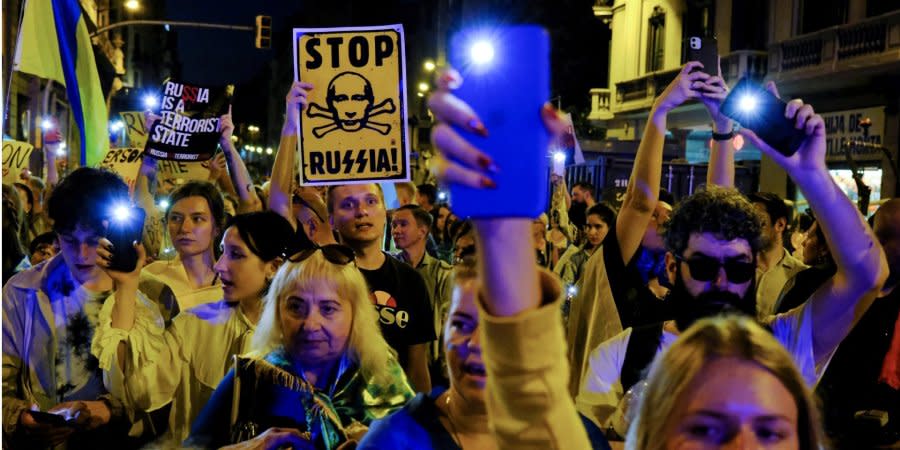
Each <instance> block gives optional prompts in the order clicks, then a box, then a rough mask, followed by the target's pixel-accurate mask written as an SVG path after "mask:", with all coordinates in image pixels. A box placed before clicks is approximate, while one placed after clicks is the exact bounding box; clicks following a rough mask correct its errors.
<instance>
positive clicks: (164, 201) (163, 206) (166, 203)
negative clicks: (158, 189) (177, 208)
mask: <svg viewBox="0 0 900 450" xmlns="http://www.w3.org/2000/svg"><path fill="white" fill-rule="evenodd" d="M168 207H169V200H167V199H162V200H160V201H159V209H167V208H168Z"/></svg>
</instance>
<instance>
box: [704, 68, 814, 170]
mask: <svg viewBox="0 0 900 450" xmlns="http://www.w3.org/2000/svg"><path fill="white" fill-rule="evenodd" d="M785 107H787V103H785V102H784V101H783V100H781V99H779V98H778V97H776V96H775V95H773V94H772V93H771V92H769V91H767V90H766V89H765V88H763V87H762V86H760V85H759V84H757V83H755V82H753V81H751V80H750V79H749V78H741V80H740V81H738V84H737V85H735V86H734V89H732V90H731V93H729V94H728V97H725V101H723V102H722V106H721V107H720V108H719V110H720V111H721V112H722V114H725V115H726V116H728V117H730V118H731V119H733V120H735V121H737V122H738V123H739V124H741V126H742V127H744V128H749V129H751V130H753V132H755V133H756V135H757V136H759V137H760V139H762V140H763V141H765V142H766V143H767V144H769V146H771V147H772V148H774V149H775V150H778V152H780V153H781V154H782V155H785V156H791V155H793V154H794V153H796V152H797V149H799V148H800V144H802V143H803V140H804V139H806V133H805V132H804V130H802V129H800V130H798V129H797V128H795V127H794V123H795V120H794V119H788V118H786V117H784V109H785Z"/></svg>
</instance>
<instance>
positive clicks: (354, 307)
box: [251, 251, 396, 384]
mask: <svg viewBox="0 0 900 450" xmlns="http://www.w3.org/2000/svg"><path fill="white" fill-rule="evenodd" d="M366 286H367V285H366V279H365V278H363V275H362V273H360V271H359V269H357V268H356V265H355V264H352V263H351V264H345V265H341V264H334V263H331V262H329V261H328V260H327V259H325V255H324V254H323V253H322V252H321V251H316V252H315V253H313V254H312V255H310V256H309V257H308V258H307V259H305V260H303V261H300V262H298V263H293V262H290V261H285V263H284V264H282V266H281V268H279V269H278V273H277V274H276V275H275V278H274V279H273V280H272V285H271V287H270V288H269V292H268V294H266V296H265V298H264V299H263V312H262V315H261V316H260V319H259V325H257V327H256V332H255V333H254V334H253V340H252V342H251V349H252V350H251V351H252V353H253V355H254V356H257V357H262V356H264V355H266V354H267V353H269V352H271V351H272V350H274V349H276V348H278V347H280V346H282V345H283V340H282V339H283V335H284V334H283V332H282V330H281V316H280V314H281V311H280V310H281V308H280V306H281V302H283V301H285V299H287V297H288V296H289V295H290V294H291V293H292V292H294V291H296V290H297V289H298V288H304V287H322V288H326V289H331V290H333V291H334V292H335V293H337V295H338V297H340V298H341V299H343V300H345V301H347V302H348V303H349V304H350V310H351V314H352V315H353V317H352V320H351V325H350V335H349V336H348V340H347V349H346V352H347V355H348V356H349V357H350V360H351V361H353V362H354V363H355V364H357V365H358V367H359V371H360V373H361V375H362V376H363V378H364V379H366V380H369V381H370V382H375V383H377V384H382V383H383V384H390V383H392V382H393V381H394V379H393V375H392V374H391V373H390V365H391V364H390V362H391V361H392V360H396V353H395V352H394V351H393V350H392V349H391V348H390V346H388V344H387V341H385V340H384V337H383V336H382V335H381V329H380V328H379V325H378V314H377V312H376V311H375V307H374V306H372V303H371V301H369V291H368V289H367V287H366Z"/></svg>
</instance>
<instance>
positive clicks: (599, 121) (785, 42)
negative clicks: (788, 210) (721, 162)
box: [590, 0, 900, 208]
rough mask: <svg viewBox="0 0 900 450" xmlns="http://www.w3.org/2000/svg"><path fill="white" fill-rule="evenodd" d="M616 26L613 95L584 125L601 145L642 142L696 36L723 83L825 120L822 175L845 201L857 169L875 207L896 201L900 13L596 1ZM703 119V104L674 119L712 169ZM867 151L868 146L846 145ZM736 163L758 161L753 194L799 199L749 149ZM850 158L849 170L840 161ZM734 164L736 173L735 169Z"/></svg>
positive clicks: (861, 4) (754, 3)
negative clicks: (707, 42) (774, 95)
mask: <svg viewBox="0 0 900 450" xmlns="http://www.w3.org/2000/svg"><path fill="white" fill-rule="evenodd" d="M594 10H595V14H596V15H598V16H602V17H603V18H604V22H607V23H608V25H609V26H610V27H611V31H612V39H611V43H610V67H609V86H605V87H598V88H595V89H592V90H591V92H590V95H591V98H592V110H591V115H590V119H591V120H592V121H593V123H594V124H595V125H597V126H599V127H602V128H605V129H606V130H607V141H609V142H630V141H635V140H639V139H640V136H641V133H642V131H643V127H644V126H645V125H646V121H647V113H648V112H649V109H650V107H651V105H652V103H653V100H654V99H655V98H656V96H657V95H659V94H660V93H661V92H662V91H663V90H664V89H665V87H666V86H667V85H668V83H669V82H671V80H672V79H674V77H675V76H676V74H677V73H678V70H679V69H680V67H681V65H682V64H683V63H684V62H685V58H684V56H683V55H684V42H686V39H688V38H689V37H691V36H698V37H715V38H716V39H717V46H718V53H719V55H720V58H721V68H722V74H723V76H724V78H725V80H726V82H727V83H728V84H729V86H734V85H735V84H736V83H737V81H738V80H739V79H740V78H742V77H750V78H751V79H754V80H755V81H758V82H760V83H763V82H766V81H769V80H772V81H775V83H776V85H777V86H778V89H779V91H780V93H781V96H782V98H786V99H787V98H802V99H803V100H804V101H805V102H807V103H810V104H812V105H813V106H814V107H815V108H816V111H817V112H818V113H820V114H822V115H823V117H824V118H825V119H826V124H827V127H828V134H829V143H828V146H829V147H828V164H829V167H831V168H832V169H833V170H832V174H833V175H834V176H835V177H836V178H837V179H838V180H839V183H840V184H841V185H842V187H843V188H845V191H847V192H848V195H850V197H851V198H854V199H855V195H856V184H855V183H854V181H853V179H852V177H851V176H850V174H851V170H850V169H851V167H853V166H854V165H855V166H856V167H857V168H858V169H859V171H860V172H859V173H860V175H861V176H862V180H863V181H864V182H865V183H866V184H867V185H868V187H869V188H871V190H872V194H871V195H872V201H873V203H877V200H878V199H879V198H881V199H885V198H890V197H893V196H895V195H897V194H898V192H897V178H896V172H895V170H896V168H897V165H896V161H897V148H898V143H900V142H898V126H900V120H898V109H900V8H897V6H896V2H885V1H879V0H650V1H648V0H614V1H603V0H600V1H598V3H597V6H595V8H594ZM709 122H710V120H709V117H708V115H707V113H706V111H705V109H704V108H703V106H702V105H700V104H699V103H693V104H689V105H685V106H683V107H681V108H679V109H677V110H675V111H674V112H673V113H672V114H670V116H669V122H668V125H669V129H670V132H671V134H672V139H673V140H674V141H675V142H677V143H678V144H679V147H680V151H683V152H684V155H683V156H684V159H686V160H687V161H688V162H692V163H702V162H704V161H705V160H706V159H707V158H708V152H709V138H710V133H711V128H710V123H709ZM846 141H855V142H856V143H859V141H866V142H868V143H869V145H865V146H862V145H847V142H846ZM735 144H736V146H738V147H741V149H740V150H739V151H738V152H737V157H736V159H737V160H738V161H739V162H740V161H744V162H745V164H753V163H752V161H754V160H759V161H760V162H759V164H760V170H759V186H758V187H759V189H760V190H763V191H770V192H775V193H778V194H779V195H782V196H784V197H786V198H790V199H794V200H796V201H797V202H798V203H797V206H798V207H801V208H802V207H803V203H804V200H803V199H802V196H799V195H798V193H797V192H796V190H795V189H794V187H793V186H792V185H791V183H790V181H789V180H788V177H787V175H786V174H785V173H784V172H783V171H782V170H780V168H779V167H777V165H775V164H774V163H773V162H772V161H771V160H769V159H768V158H766V157H761V156H760V153H759V151H758V150H757V149H754V148H753V147H752V146H751V145H750V144H749V143H746V142H740V141H737V142H736V143H735ZM848 149H849V150H850V153H851V156H852V159H853V162H852V163H851V162H849V161H848V158H847V156H846V153H847V150H848ZM739 164H740V163H739Z"/></svg>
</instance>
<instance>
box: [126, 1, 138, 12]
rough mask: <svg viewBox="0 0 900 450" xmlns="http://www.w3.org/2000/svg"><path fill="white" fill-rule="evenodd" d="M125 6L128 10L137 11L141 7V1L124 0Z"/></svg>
mask: <svg viewBox="0 0 900 450" xmlns="http://www.w3.org/2000/svg"><path fill="white" fill-rule="evenodd" d="M125 8H126V9H128V10H130V11H137V10H138V9H140V8H141V2H139V1H138V0H128V1H126V2H125Z"/></svg>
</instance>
